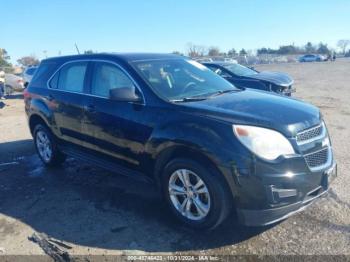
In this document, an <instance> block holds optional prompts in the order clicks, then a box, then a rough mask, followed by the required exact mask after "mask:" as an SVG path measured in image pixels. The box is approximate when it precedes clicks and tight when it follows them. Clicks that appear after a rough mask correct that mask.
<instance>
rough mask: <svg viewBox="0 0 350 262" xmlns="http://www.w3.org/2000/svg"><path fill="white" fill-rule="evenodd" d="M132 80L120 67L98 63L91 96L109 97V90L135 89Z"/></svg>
mask: <svg viewBox="0 0 350 262" xmlns="http://www.w3.org/2000/svg"><path fill="white" fill-rule="evenodd" d="M133 86H134V85H133V82H132V81H131V79H130V78H129V77H128V76H127V75H126V74H125V73H124V72H123V71H122V70H121V69H119V68H118V67H116V66H115V65H112V64H109V63H96V64H95V68H94V74H93V78H92V86H91V94H93V95H97V96H102V97H109V90H111V89H115V88H126V87H133Z"/></svg>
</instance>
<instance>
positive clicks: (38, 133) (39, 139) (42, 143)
mask: <svg viewBox="0 0 350 262" xmlns="http://www.w3.org/2000/svg"><path fill="white" fill-rule="evenodd" d="M33 133H34V143H35V148H36V151H37V153H38V155H39V157H40V159H41V160H42V161H43V163H44V164H45V165H46V166H57V165H60V164H62V163H63V162H64V161H65V155H64V154H63V153H61V152H60V151H59V150H58V148H57V145H56V142H55V139H54V137H53V135H52V134H51V132H50V131H49V129H48V128H47V127H45V126H44V125H41V124H38V125H36V126H35V128H34V132H33Z"/></svg>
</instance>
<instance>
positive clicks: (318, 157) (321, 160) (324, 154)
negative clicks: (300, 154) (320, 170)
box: [304, 147, 330, 169]
mask: <svg viewBox="0 0 350 262" xmlns="http://www.w3.org/2000/svg"><path fill="white" fill-rule="evenodd" d="M329 150H330V148H329V147H325V148H323V149H321V150H319V151H316V152H314V153H310V154H307V155H305V156H304V157H305V160H306V163H307V165H308V166H309V167H310V168H311V169H313V168H317V167H320V166H323V165H325V164H326V163H327V162H328V158H329V154H328V151H329Z"/></svg>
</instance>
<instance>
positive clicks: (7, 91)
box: [4, 85, 14, 96]
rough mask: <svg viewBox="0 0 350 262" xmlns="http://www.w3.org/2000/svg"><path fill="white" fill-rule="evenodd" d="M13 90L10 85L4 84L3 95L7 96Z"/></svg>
mask: <svg viewBox="0 0 350 262" xmlns="http://www.w3.org/2000/svg"><path fill="white" fill-rule="evenodd" d="M13 92H14V90H13V87H12V86H10V85H5V87H4V95H6V96H9V95H11V94H12V93H13Z"/></svg>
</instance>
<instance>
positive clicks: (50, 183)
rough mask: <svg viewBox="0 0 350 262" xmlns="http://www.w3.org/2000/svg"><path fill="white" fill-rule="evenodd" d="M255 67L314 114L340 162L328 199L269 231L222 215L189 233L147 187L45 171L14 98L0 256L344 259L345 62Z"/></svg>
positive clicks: (0, 119) (110, 177) (93, 173)
mask: <svg viewBox="0 0 350 262" xmlns="http://www.w3.org/2000/svg"><path fill="white" fill-rule="evenodd" d="M257 69H259V70H277V71H283V72H287V73H289V74H290V75H291V76H292V77H293V78H294V79H295V86H296V88H297V93H296V94H295V97H297V98H300V99H302V100H305V101H307V102H310V103H313V104H315V105H317V106H318V107H320V108H321V110H322V113H323V115H324V118H325V119H326V122H327V124H328V128H329V131H330V134H331V137H332V142H333V147H334V153H335V157H336V160H337V162H338V165H339V167H338V172H339V175H338V178H337V179H336V180H335V181H334V183H333V184H332V187H331V189H330V192H329V194H328V195H327V196H326V197H324V198H322V199H320V200H319V201H317V202H316V203H314V204H313V205H312V206H310V207H309V208H308V209H307V210H305V211H304V212H302V213H300V214H297V215H295V216H293V217H291V218H289V219H288V220H285V221H283V222H281V223H278V224H277V225H273V226H269V227H259V228H257V227H254V228H248V227H243V226H239V225H237V224H236V223H235V220H234V218H230V219H229V220H228V221H227V222H226V223H225V224H224V225H222V226H221V227H220V228H218V229H217V230H215V231H214V232H196V231H193V230H191V229H188V228H185V227H183V226H182V225H180V224H178V223H177V222H176V221H174V220H173V219H172V217H171V216H170V215H169V213H168V212H167V210H166V208H165V207H164V205H163V203H162V202H161V200H160V199H159V198H158V196H157V195H156V194H155V193H154V192H155V190H154V188H152V186H150V185H146V184H143V183H141V182H135V181H132V180H130V179H127V178H124V177H121V176H118V175H115V174H112V173H109V172H106V171H104V170H101V169H98V168H95V167H92V166H90V165H89V164H88V163H82V162H78V161H76V160H74V159H69V160H68V161H67V162H66V163H65V164H64V166H63V167H62V168H60V169H46V168H44V167H43V165H42V164H41V163H40V161H39V159H38V157H37V156H36V155H35V152H34V147H33V142H32V139H31V136H30V133H29V130H28V127H27V122H26V118H25V115H24V110H23V100H22V97H21V96H14V97H12V98H11V99H8V100H4V101H3V102H0V127H1V128H0V200H1V201H0V255H1V254H3V255H28V254H45V253H48V254H50V255H51V256H52V257H54V256H55V255H58V256H61V257H67V256H69V255H85V256H86V255H92V254H93V255H98V254H104V255H112V254H124V255H130V254H132V255H140V254H174V252H177V253H181V254H194V255H204V254H213V255H229V254H240V255H246V254H257V255H276V254H290V255H293V254H301V255H305V254H307V255H324V254H338V255H339V254H345V255H346V254H347V255H350V249H349V246H350V194H349V186H350V176H349V174H348V172H347V171H346V170H349V169H350V160H349V157H348V150H349V146H350V143H349V141H350V140H349V137H350V124H349V123H350V103H349V101H350V91H349V89H348V88H349V82H350V74H349V70H350V60H339V61H337V62H334V63H331V62H324V63H305V64H278V65H277V64H275V65H264V66H259V67H257ZM4 163H10V164H8V165H4ZM50 252H51V253H50Z"/></svg>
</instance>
